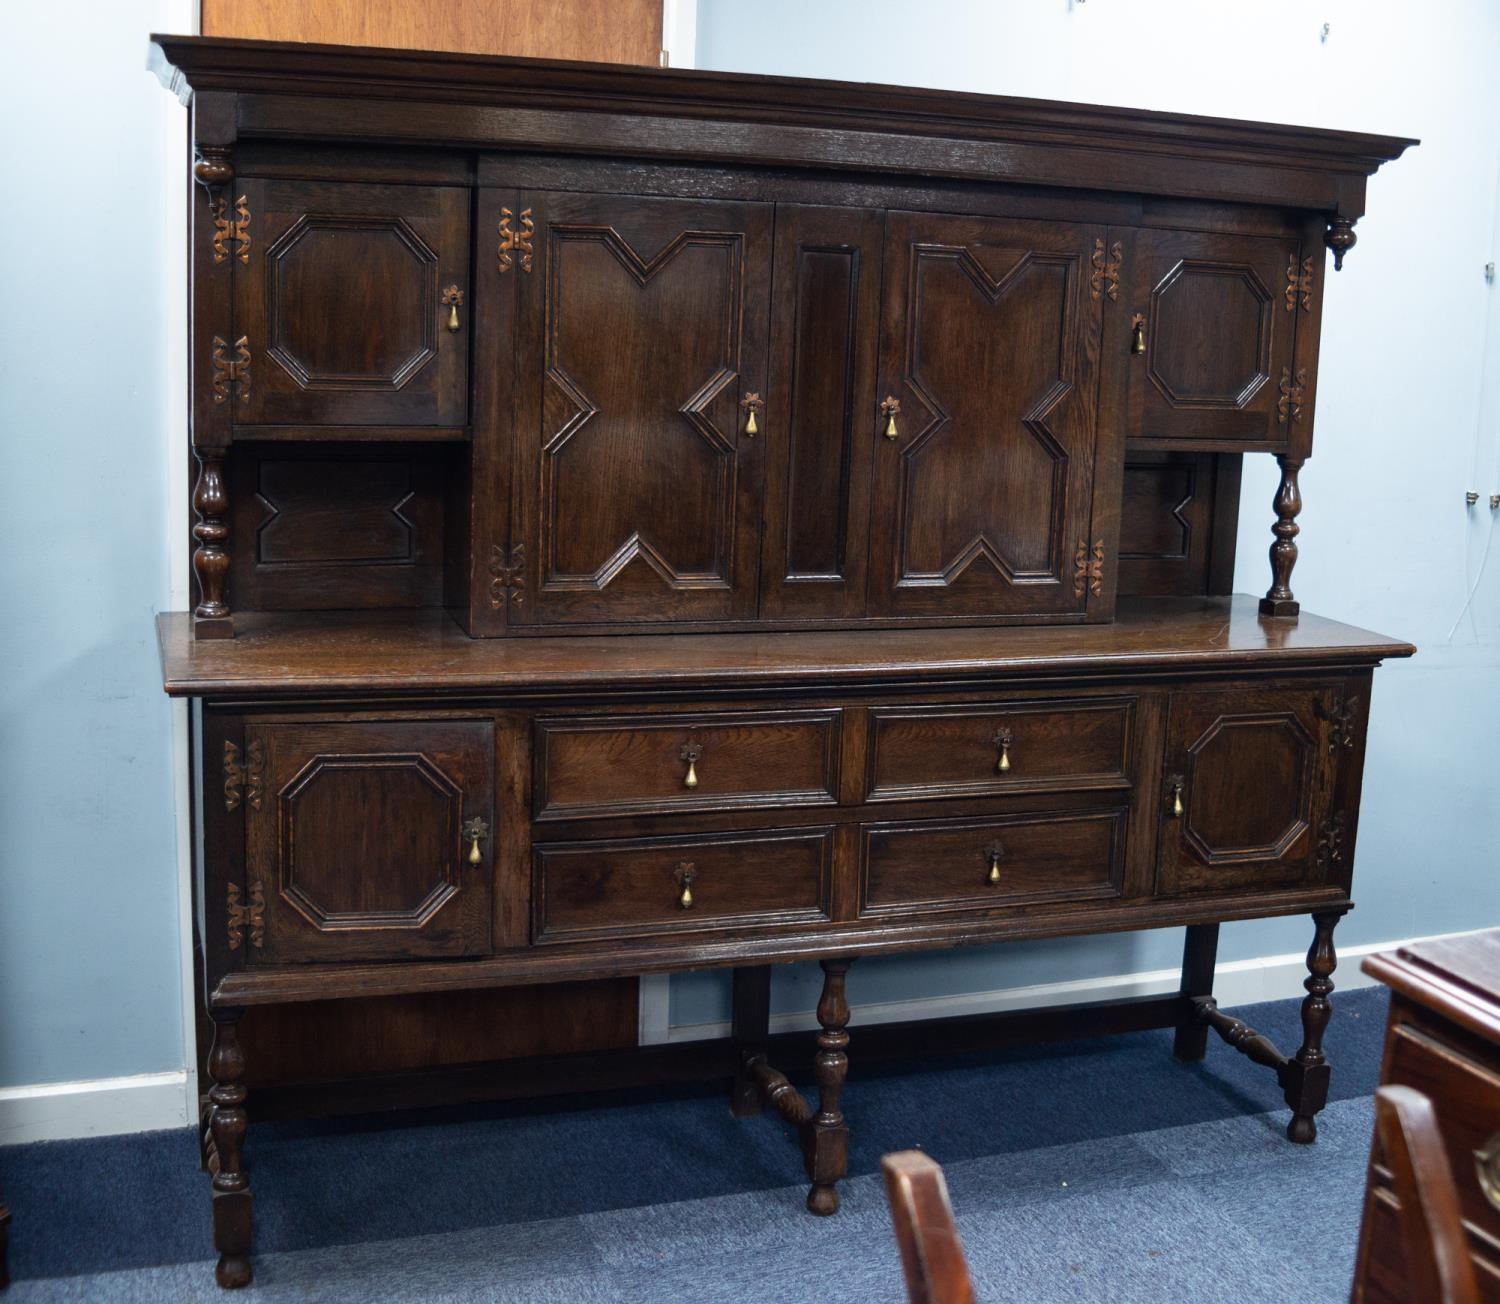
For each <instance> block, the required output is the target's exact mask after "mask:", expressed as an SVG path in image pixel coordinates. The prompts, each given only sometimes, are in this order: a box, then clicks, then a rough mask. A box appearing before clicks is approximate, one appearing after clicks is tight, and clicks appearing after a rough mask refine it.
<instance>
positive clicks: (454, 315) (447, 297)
mask: <svg viewBox="0 0 1500 1304" xmlns="http://www.w3.org/2000/svg"><path fill="white" fill-rule="evenodd" d="M463 301H464V292H463V291H462V290H460V289H459V288H458V286H456V285H450V286H449V287H448V288H447V289H446V290H444V291H443V305H444V307H446V308H447V309H448V329H449V330H450V331H456V330H458V305H459V304H461V303H462V302H463Z"/></svg>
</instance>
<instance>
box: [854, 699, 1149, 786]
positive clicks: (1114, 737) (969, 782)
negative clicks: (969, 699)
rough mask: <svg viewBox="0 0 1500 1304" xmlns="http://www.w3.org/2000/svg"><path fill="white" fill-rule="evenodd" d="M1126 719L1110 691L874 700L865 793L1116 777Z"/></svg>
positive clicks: (1122, 771) (1126, 737) (1126, 710)
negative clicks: (1022, 698)
mask: <svg viewBox="0 0 1500 1304" xmlns="http://www.w3.org/2000/svg"><path fill="white" fill-rule="evenodd" d="M1133 718H1134V710H1133V705H1132V703H1131V702H1130V701H1128V700H1126V701H1121V700H1118V699H1115V700H1101V701H1098V702H1090V703H1088V704H1079V705H1070V706H1066V707H1064V706H1060V705H1059V706H1049V705H1047V704H1046V703H1035V702H1025V703H1014V704H1009V705H996V706H994V707H979V706H974V707H968V706H952V707H934V706H916V707H900V706H880V707H874V708H872V709H871V711H870V731H871V736H870V775H869V783H868V792H869V800H870V801H893V800H910V799H914V798H925V797H937V796H953V797H962V796H975V795H978V794H981V793H1000V792H1011V791H1024V790H1027V789H1037V788H1042V789H1061V788H1076V787H1089V786H1103V785H1114V786H1120V785H1123V784H1124V783H1125V782H1126V764H1127V760H1128V752H1129V747H1130V728H1131V724H1132V721H1133ZM1002 742H1004V743H1005V746H1004V748H1003V755H1004V760H1005V765H1006V768H1005V769H1004V770H1002V769H1001V768H1000V765H1001V757H1002V746H1001V744H1002Z"/></svg>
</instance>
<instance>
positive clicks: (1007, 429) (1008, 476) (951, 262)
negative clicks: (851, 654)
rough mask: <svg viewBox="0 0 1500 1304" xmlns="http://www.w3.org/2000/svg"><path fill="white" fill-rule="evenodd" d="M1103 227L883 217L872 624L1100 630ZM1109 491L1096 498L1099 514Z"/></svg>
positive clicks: (1105, 451)
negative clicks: (1035, 619) (1064, 623)
mask: <svg viewBox="0 0 1500 1304" xmlns="http://www.w3.org/2000/svg"><path fill="white" fill-rule="evenodd" d="M1103 235H1104V230H1103V228H1094V227H1088V226H1079V225H1073V224H1069V223H1056V222H1046V223H1043V222H1031V221H1011V220H1003V219H992V218H977V217H957V216H928V215H924V214H918V213H898V212H892V213H891V214H890V215H889V216H888V219H887V225H886V255H885V287H886V289H885V306H884V320H883V325H882V340H881V358H880V380H879V385H878V393H879V397H880V409H879V414H878V423H877V428H876V430H875V432H874V444H875V450H874V458H875V468H874V476H873V496H872V499H871V503H872V511H871V534H872V562H871V567H872V569H871V577H870V610H871V614H873V615H885V616H919V617H927V618H931V617H944V616H951V617H957V618H968V617H975V616H997V615H1001V616H1003V615H1023V614H1024V615H1027V616H1038V615H1043V616H1045V615H1056V616H1072V617H1074V618H1079V617H1082V618H1086V619H1091V620H1103V619H1107V618H1108V616H1109V613H1110V610H1111V609H1112V606H1113V596H1114V581H1115V571H1116V567H1115V565H1114V557H1113V549H1114V542H1115V540H1114V538H1113V536H1112V534H1111V531H1110V529H1109V528H1107V527H1106V526H1105V524H1104V523H1103V522H1102V521H1101V523H1100V524H1099V525H1097V526H1096V524H1095V522H1094V519H1093V504H1094V500H1095V476H1096V472H1097V473H1098V474H1100V475H1101V476H1108V477H1113V478H1116V479H1117V478H1118V476H1119V474H1120V461H1119V452H1118V446H1119V441H1120V437H1121V436H1120V432H1119V431H1110V432H1108V434H1107V436H1106V437H1105V438H1106V440H1107V442H1108V443H1109V444H1110V448H1101V447H1100V446H1099V444H1100V440H1101V437H1100V435H1099V432H1098V430H1097V427H1096V419H1095V418H1096V404H1097V399H1098V368H1099V334H1100V319H1101V312H1102V308H1101V298H1100V297H1099V296H1097V295H1096V293H1095V290H1094V288H1093V287H1092V286H1091V278H1090V267H1091V263H1090V257H1091V254H1092V251H1093V248H1094V243H1095V241H1096V240H1100V239H1102V237H1103ZM1117 492H1118V485H1116V484H1108V485H1101V486H1100V488H1099V490H1098V497H1099V501H1100V503H1101V506H1102V505H1103V504H1106V503H1109V502H1111V501H1113V500H1114V496H1115V495H1116V494H1117Z"/></svg>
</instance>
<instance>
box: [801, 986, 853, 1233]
mask: <svg viewBox="0 0 1500 1304" xmlns="http://www.w3.org/2000/svg"><path fill="white" fill-rule="evenodd" d="M822 965H823V995H822V996H821V997H820V998H819V1000H818V1022H819V1023H820V1024H821V1025H822V1029H823V1030H822V1031H821V1032H820V1033H818V1054H817V1057H816V1058H815V1059H814V1060H813V1076H814V1077H815V1078H816V1079H817V1083H818V1112H817V1113H816V1114H814V1115H813V1116H812V1118H811V1119H810V1120H809V1121H808V1123H807V1130H806V1132H805V1138H806V1139H805V1145H806V1162H807V1175H808V1176H809V1177H810V1178H812V1190H811V1191H809V1192H808V1193H807V1207H808V1209H809V1211H810V1212H812V1213H815V1214H820V1215H823V1216H826V1215H828V1214H831V1213H837V1212H838V1208H839V1193H838V1189H837V1187H836V1186H835V1183H836V1182H837V1181H838V1180H839V1179H840V1178H841V1177H843V1176H844V1174H845V1173H846V1172H847V1171H848V1169H849V1129H848V1127H847V1126H846V1125H845V1123H844V1115H843V1114H842V1113H841V1112H840V1110H839V1093H840V1092H841V1091H842V1090H843V1088H844V1078H845V1076H846V1075H847V1074H848V1072H849V1057H848V1056H847V1055H846V1054H845V1053H844V1049H845V1047H847V1046H848V1045H849V1034H848V1033H847V1032H845V1031H844V1029H845V1028H846V1027H847V1026H848V1023H849V1002H848V1001H847V1000H845V999H844V975H845V974H847V973H848V972H849V961H847V960H824V961H822Z"/></svg>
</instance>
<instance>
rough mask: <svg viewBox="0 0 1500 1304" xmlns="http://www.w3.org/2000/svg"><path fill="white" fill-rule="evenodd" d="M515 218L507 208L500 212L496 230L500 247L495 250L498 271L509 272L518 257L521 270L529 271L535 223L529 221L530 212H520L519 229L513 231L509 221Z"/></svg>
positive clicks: (527, 209)
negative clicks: (498, 266)
mask: <svg viewBox="0 0 1500 1304" xmlns="http://www.w3.org/2000/svg"><path fill="white" fill-rule="evenodd" d="M514 216H515V214H514V213H513V212H511V210H510V209H508V208H502V209H501V210H500V224H499V227H498V228H497V229H498V230H499V232H500V246H499V249H498V250H497V253H498V255H499V260H500V271H501V272H502V273H504V272H508V271H510V269H511V268H512V267H514V266H515V265H516V260H517V258H518V257H519V259H520V262H521V270H522V271H523V272H529V271H530V270H531V237H532V233H533V232H534V231H535V230H536V223H535V222H533V221H532V220H531V210H530V209H529V208H523V209H522V210H521V227H520V230H515V229H513V228H512V227H511V224H510V223H511V219H512V218H513V217H514Z"/></svg>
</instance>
